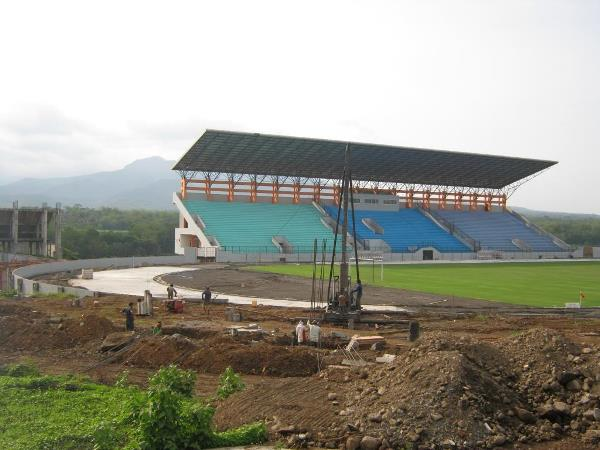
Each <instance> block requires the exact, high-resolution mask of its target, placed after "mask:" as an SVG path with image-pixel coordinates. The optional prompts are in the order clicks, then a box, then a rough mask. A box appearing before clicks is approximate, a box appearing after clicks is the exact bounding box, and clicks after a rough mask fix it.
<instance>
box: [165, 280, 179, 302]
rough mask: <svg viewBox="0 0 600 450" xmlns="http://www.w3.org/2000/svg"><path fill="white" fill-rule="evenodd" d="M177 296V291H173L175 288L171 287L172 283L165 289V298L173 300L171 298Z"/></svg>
mask: <svg viewBox="0 0 600 450" xmlns="http://www.w3.org/2000/svg"><path fill="white" fill-rule="evenodd" d="M174 295H177V291H176V290H175V288H174V287H173V283H171V284H170V285H169V286H168V287H167V298H168V299H169V300H173V296H174Z"/></svg>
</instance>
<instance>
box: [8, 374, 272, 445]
mask: <svg viewBox="0 0 600 450" xmlns="http://www.w3.org/2000/svg"><path fill="white" fill-rule="evenodd" d="M194 383H195V374H193V373H192V372H187V371H181V370H179V369H177V368H176V367H173V366H170V367H169V368H165V369H161V370H160V371H158V372H157V373H156V374H155V375H153V376H152V377H151V379H150V386H149V388H148V390H146V391H144V390H141V389H139V388H137V387H131V386H122V385H120V386H105V385H100V384H96V383H93V382H91V381H90V380H88V379H85V378H81V377H74V376H45V375H40V374H39V372H38V371H37V369H35V367H33V366H30V365H27V364H17V365H9V366H2V367H0V448H2V449H5V448H6V449H12V450H25V449H39V450H45V449H48V450H50V449H59V448H60V449H67V450H70V449H72V450H75V449H77V450H87V449H89V450H108V449H129V450H133V449H141V448H144V449H149V450H158V449H166V448H173V449H175V448H176V449H179V448H181V449H184V450H185V449H188V448H190V449H191V448H194V449H201V448H207V447H209V446H210V447H212V446H216V445H219V446H220V445H222V446H233V445H249V444H256V443H261V442H264V441H265V440H266V437H267V433H266V427H265V424H264V423H261V422H258V423H254V424H249V425H245V426H243V427H240V428H236V429H233V430H228V431H225V432H215V431H214V429H213V426H212V417H213V414H214V407H212V406H211V405H210V404H209V403H208V402H204V401H202V400H199V399H196V398H193V397H192V393H191V392H192V391H191V390H192V389H193V385H194ZM167 431H168V432H167ZM171 444H172V445H171Z"/></svg>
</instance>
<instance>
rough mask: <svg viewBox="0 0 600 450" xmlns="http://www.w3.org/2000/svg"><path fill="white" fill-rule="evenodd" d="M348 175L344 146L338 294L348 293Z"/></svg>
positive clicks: (348, 153)
mask: <svg viewBox="0 0 600 450" xmlns="http://www.w3.org/2000/svg"><path fill="white" fill-rule="evenodd" d="M349 175H350V144H346V152H345V154H344V183H343V192H342V203H343V205H342V208H343V210H344V222H343V223H342V262H341V264H340V292H342V293H348V253H347V251H346V247H347V246H348V191H349V189H350V183H349V182H348V179H349Z"/></svg>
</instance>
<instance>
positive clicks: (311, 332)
mask: <svg viewBox="0 0 600 450" xmlns="http://www.w3.org/2000/svg"><path fill="white" fill-rule="evenodd" d="M308 340H309V342H310V345H314V346H315V347H320V346H321V345H320V344H321V327H320V326H319V324H318V323H317V322H314V321H313V323H310V322H308Z"/></svg>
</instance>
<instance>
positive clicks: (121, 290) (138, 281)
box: [71, 266, 406, 311]
mask: <svg viewBox="0 0 600 450" xmlns="http://www.w3.org/2000/svg"><path fill="white" fill-rule="evenodd" d="M205 267H206V266H187V267H175V266H152V267H137V268H135V269H117V270H103V271H100V272H94V279H93V280H82V279H80V278H76V279H73V280H71V284H72V285H73V286H81V287H84V288H86V289H89V290H90V291H98V292H106V293H111V294H125V295H137V296H140V297H141V296H143V295H144V291H145V290H149V291H150V292H151V293H152V296H154V297H166V296H167V290H166V286H165V285H164V284H161V283H158V282H157V281H155V280H154V279H155V278H156V277H158V276H160V275H166V274H169V273H181V272H186V271H191V270H198V269H203V268H205ZM206 270H210V269H208V268H207V269H206ZM182 276H184V277H185V274H183V275H182ZM177 294H178V295H180V296H182V297H183V298H184V299H185V298H186V297H188V298H200V296H201V294H202V291H199V290H196V289H188V288H177ZM213 294H214V295H215V296H216V298H227V299H228V300H229V303H236V304H240V305H249V304H251V303H252V301H253V300H256V301H257V302H258V304H261V305H268V306H283V307H288V308H289V307H294V308H310V302H302V301H294V300H279V299H273V298H257V297H241V296H238V295H229V294H227V293H224V292H213ZM363 307H364V308H365V309H367V310H369V311H406V309H405V308H401V307H398V306H386V305H364V306H363Z"/></svg>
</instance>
